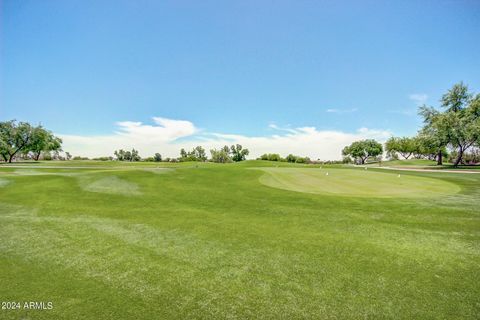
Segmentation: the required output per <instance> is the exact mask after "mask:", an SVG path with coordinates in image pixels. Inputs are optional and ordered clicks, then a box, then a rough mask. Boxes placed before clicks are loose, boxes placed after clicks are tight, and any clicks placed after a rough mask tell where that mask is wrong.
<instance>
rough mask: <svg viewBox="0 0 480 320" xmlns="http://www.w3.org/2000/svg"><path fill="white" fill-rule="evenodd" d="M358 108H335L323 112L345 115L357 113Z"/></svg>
mask: <svg viewBox="0 0 480 320" xmlns="http://www.w3.org/2000/svg"><path fill="white" fill-rule="evenodd" d="M357 111H358V108H351V109H336V108H330V109H327V110H325V112H328V113H338V114H345V113H353V112H357Z"/></svg>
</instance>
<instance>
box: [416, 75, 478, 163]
mask: <svg viewBox="0 0 480 320" xmlns="http://www.w3.org/2000/svg"><path fill="white" fill-rule="evenodd" d="M442 107H444V108H446V111H445V112H440V111H438V110H436V109H434V108H432V107H426V106H423V107H421V108H420V114H421V115H422V116H423V117H424V122H425V126H424V128H423V129H422V132H424V133H425V134H427V135H428V136H430V137H432V138H434V139H436V142H438V144H439V145H448V146H450V147H451V148H452V149H455V150H456V154H457V158H456V159H455V161H454V166H458V165H459V164H460V163H462V159H463V154H464V153H465V151H466V150H467V149H468V148H470V147H472V146H474V145H475V144H478V143H479V140H480V95H479V94H477V95H476V96H474V95H473V94H471V93H469V92H468V88H467V86H465V85H464V84H463V83H459V84H456V85H454V86H453V87H452V89H450V90H449V91H448V92H447V93H446V94H445V95H443V97H442ZM440 152H441V149H439V158H440V157H441V154H440Z"/></svg>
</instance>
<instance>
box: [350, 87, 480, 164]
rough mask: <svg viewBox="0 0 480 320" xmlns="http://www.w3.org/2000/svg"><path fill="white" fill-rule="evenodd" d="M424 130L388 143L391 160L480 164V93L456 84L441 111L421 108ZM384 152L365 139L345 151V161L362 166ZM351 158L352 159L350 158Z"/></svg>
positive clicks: (378, 144)
mask: <svg viewBox="0 0 480 320" xmlns="http://www.w3.org/2000/svg"><path fill="white" fill-rule="evenodd" d="M419 115H421V116H422V117H423V127H422V128H421V129H420V130H419V131H418V133H417V135H416V136H414V137H391V138H390V139H388V140H387V142H386V143H385V151H386V155H387V157H388V158H390V159H398V158H399V157H400V156H401V157H403V158H404V159H409V158H410V157H414V158H417V159H421V158H425V159H429V160H436V161H437V164H438V165H441V164H443V159H444V158H445V157H447V156H448V157H449V159H450V161H451V162H452V163H453V165H454V166H458V165H460V164H465V163H466V161H471V162H473V163H478V162H480V94H474V93H473V92H470V91H469V89H468V86H467V85H465V84H463V83H462V82H460V83H457V84H455V85H453V87H452V88H451V89H449V90H448V91H447V92H446V93H445V94H444V95H443V96H442V98H441V100H440V109H437V108H434V107H432V106H427V105H423V106H421V107H420V108H419ZM382 153H383V146H382V145H381V144H380V143H378V142H377V141H375V140H362V141H356V142H354V143H352V144H351V145H350V146H347V147H345V148H344V149H343V151H342V155H343V156H344V159H346V160H348V159H351V158H353V159H354V160H355V161H356V162H357V163H360V164H363V163H365V161H366V160H367V159H368V158H370V157H377V156H380V155H381V154H382ZM350 157H351V158H350Z"/></svg>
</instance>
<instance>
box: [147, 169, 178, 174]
mask: <svg viewBox="0 0 480 320" xmlns="http://www.w3.org/2000/svg"><path fill="white" fill-rule="evenodd" d="M143 170H144V171H148V172H152V173H155V174H164V173H169V172H172V171H173V169H171V168H145V169H143Z"/></svg>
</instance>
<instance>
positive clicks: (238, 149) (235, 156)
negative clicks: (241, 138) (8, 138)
mask: <svg viewBox="0 0 480 320" xmlns="http://www.w3.org/2000/svg"><path fill="white" fill-rule="evenodd" d="M230 150H231V152H232V160H233V161H235V162H238V161H243V160H245V159H246V157H247V156H248V153H249V151H248V149H243V147H242V145H240V144H237V145H232V146H231V147H230Z"/></svg>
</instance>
